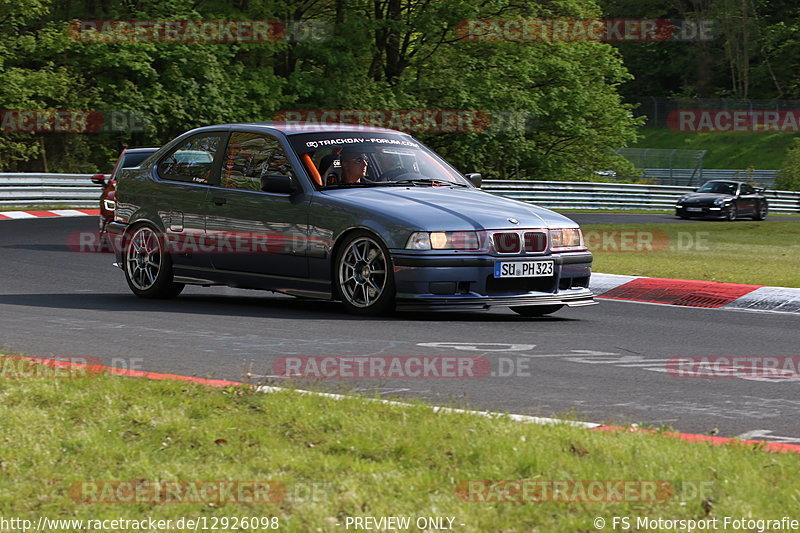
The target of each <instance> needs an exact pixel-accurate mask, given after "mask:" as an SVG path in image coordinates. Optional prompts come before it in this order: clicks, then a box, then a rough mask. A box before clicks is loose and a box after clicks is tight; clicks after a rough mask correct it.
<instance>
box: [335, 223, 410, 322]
mask: <svg viewBox="0 0 800 533" xmlns="http://www.w3.org/2000/svg"><path fill="white" fill-rule="evenodd" d="M334 280H335V283H336V291H337V293H338V296H339V298H341V300H342V303H343V304H344V306H345V308H346V309H347V310H348V311H350V312H351V313H356V314H359V315H379V314H383V313H386V312H389V311H391V310H393V309H394V296H395V287H394V271H393V267H392V262H391V259H390V257H389V250H388V249H387V248H386V246H384V245H383V243H382V242H380V240H379V239H378V238H377V237H375V236H374V235H373V234H371V233H369V232H366V231H357V232H355V233H353V234H351V235H350V236H348V237H347V239H346V240H345V242H344V243H343V244H342V247H341V248H340V249H339V253H338V254H337V255H336V262H335V270H334Z"/></svg>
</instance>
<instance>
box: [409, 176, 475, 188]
mask: <svg viewBox="0 0 800 533" xmlns="http://www.w3.org/2000/svg"><path fill="white" fill-rule="evenodd" d="M393 183H411V184H413V185H431V186H433V185H446V186H448V187H449V186H451V185H456V186H458V187H469V185H464V184H463V183H456V182H454V181H448V180H437V179H431V178H409V179H404V180H397V181H395V182H393Z"/></svg>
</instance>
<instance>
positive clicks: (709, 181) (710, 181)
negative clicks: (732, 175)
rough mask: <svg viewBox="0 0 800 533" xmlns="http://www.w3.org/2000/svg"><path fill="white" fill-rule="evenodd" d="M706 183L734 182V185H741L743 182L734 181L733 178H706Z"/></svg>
mask: <svg viewBox="0 0 800 533" xmlns="http://www.w3.org/2000/svg"><path fill="white" fill-rule="evenodd" d="M706 183H735V184H736V185H741V184H742V183H745V182H743V181H734V180H708V181H707V182H706Z"/></svg>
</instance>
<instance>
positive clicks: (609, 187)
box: [482, 180, 800, 213]
mask: <svg viewBox="0 0 800 533" xmlns="http://www.w3.org/2000/svg"><path fill="white" fill-rule="evenodd" d="M482 189H483V190H484V191H487V192H491V193H494V194H499V195H501V196H506V197H508V198H513V199H515V200H521V201H523V202H528V203H532V204H537V205H540V206H542V207H548V208H552V209H652V210H658V209H662V210H663V209H666V210H672V209H674V208H675V201H676V200H677V199H678V198H680V197H681V196H682V195H684V194H686V193H689V192H692V191H694V188H693V187H682V186H675V185H638V184H627V183H594V182H576V181H533V180H524V181H523V180H513V181H512V180H483V186H482ZM765 196H766V197H767V201H768V202H769V208H770V211H771V212H773V213H800V192H795V191H773V190H767V191H766V193H765Z"/></svg>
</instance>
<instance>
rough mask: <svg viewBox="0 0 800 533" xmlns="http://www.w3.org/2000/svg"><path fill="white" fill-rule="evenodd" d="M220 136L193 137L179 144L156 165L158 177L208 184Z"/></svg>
mask: <svg viewBox="0 0 800 533" xmlns="http://www.w3.org/2000/svg"><path fill="white" fill-rule="evenodd" d="M221 140H222V137H221V135H220V134H218V133H215V134H200V135H195V136H194V137H191V138H189V139H187V140H186V141H184V142H183V143H181V144H180V145H179V146H178V147H177V148H175V149H174V150H172V151H171V152H170V153H169V154H167V155H166V156H165V157H164V158H163V159H162V160H161V161H159V163H158V175H159V177H161V178H162V179H165V180H173V181H189V182H192V183H209V182H210V180H211V174H212V170H213V168H212V167H213V163H214V157H215V156H216V154H217V151H218V150H219V147H220V144H221Z"/></svg>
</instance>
